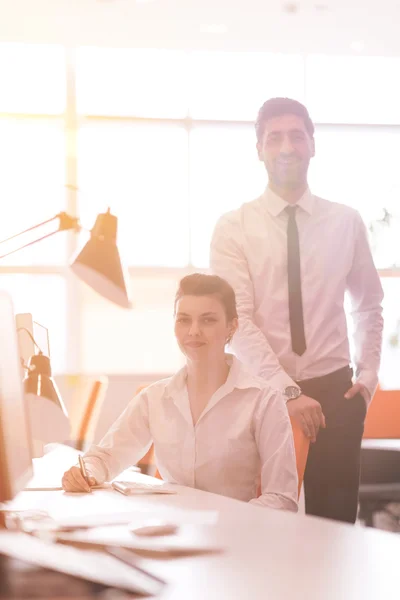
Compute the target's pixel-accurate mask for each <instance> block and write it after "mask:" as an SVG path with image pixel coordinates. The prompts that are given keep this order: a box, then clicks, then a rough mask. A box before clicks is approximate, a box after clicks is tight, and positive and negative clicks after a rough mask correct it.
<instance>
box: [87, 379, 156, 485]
mask: <svg viewBox="0 0 400 600" xmlns="http://www.w3.org/2000/svg"><path fill="white" fill-rule="evenodd" d="M148 393H149V392H148V391H147V390H143V391H142V392H141V393H140V394H138V395H137V396H135V397H134V398H133V399H132V400H131V402H130V403H129V405H128V406H127V408H126V409H125V411H124V412H123V413H122V415H121V416H120V417H119V418H118V419H117V420H116V421H115V423H114V424H113V425H112V426H111V428H110V429H109V430H108V432H107V433H106V435H105V436H104V437H103V439H102V440H101V441H100V443H99V444H98V445H92V446H91V447H90V449H89V450H88V452H86V453H85V455H84V457H83V458H84V461H85V466H86V468H87V471H88V474H89V475H90V476H91V477H94V478H95V479H96V481H97V483H99V484H100V483H103V482H104V481H111V480H112V479H114V477H116V476H117V475H119V473H121V471H124V470H125V469H126V468H127V467H129V466H131V465H134V464H136V463H137V461H138V460H139V459H140V458H142V456H144V454H145V453H146V452H147V451H148V450H149V448H150V446H151V443H152V436H151V433H150V428H149V411H148Z"/></svg>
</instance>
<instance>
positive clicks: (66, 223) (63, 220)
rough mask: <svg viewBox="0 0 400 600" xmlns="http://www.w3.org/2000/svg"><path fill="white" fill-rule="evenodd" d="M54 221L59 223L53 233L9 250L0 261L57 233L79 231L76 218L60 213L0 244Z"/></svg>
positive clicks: (0, 257) (1, 242) (0, 242)
mask: <svg viewBox="0 0 400 600" xmlns="http://www.w3.org/2000/svg"><path fill="white" fill-rule="evenodd" d="M56 219H59V221H60V222H59V225H58V229H56V230H55V231H52V232H51V233H48V234H47V235H43V236H42V237H39V238H37V239H35V240H32V241H31V242H28V243H27V244H24V245H23V246H19V247H18V248H14V250H11V251H10V252H7V253H6V254H3V255H2V256H0V259H2V258H5V257H6V256H9V255H10V254H14V252H18V251H19V250H22V249H23V248H27V247H28V246H32V244H36V242H41V241H42V240H45V239H46V238H48V237H50V236H52V235H54V234H55V233H58V232H59V231H67V230H68V229H75V231H79V230H80V226H79V221H78V219H77V218H76V217H71V216H70V215H68V214H67V213H65V212H61V213H59V214H58V215H56V216H55V217H52V218H51V219H47V221H43V222H42V223H39V224H38V225H33V227H28V229H25V230H24V231H20V232H19V233H16V234H15V235H12V236H11V237H9V238H7V239H6V240H1V241H0V244H4V243H6V242H9V241H10V240H13V239H14V238H16V237H19V236H20V235H23V234H24V233H28V232H29V231H33V230H34V229H37V228H38V227H42V226H43V225H47V223H51V222H52V221H55V220H56Z"/></svg>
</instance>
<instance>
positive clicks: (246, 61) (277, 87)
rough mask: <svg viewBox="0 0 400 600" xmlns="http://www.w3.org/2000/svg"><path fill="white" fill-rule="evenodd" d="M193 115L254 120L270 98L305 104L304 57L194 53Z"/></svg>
mask: <svg viewBox="0 0 400 600" xmlns="http://www.w3.org/2000/svg"><path fill="white" fill-rule="evenodd" d="M189 73H190V76H189V79H190V116H191V117H192V118H194V119H216V120H218V119H220V120H223V121H229V120H231V121H254V120H255V118H256V116H257V112H258V110H259V108H260V107H261V105H262V104H263V103H264V102H265V100H267V99H268V98H269V97H271V96H289V97H292V98H296V99H298V100H301V101H304V62H303V60H302V58H301V56H297V55H290V54H288V55H284V54H267V53H262V52H192V53H191V55H190V71H189Z"/></svg>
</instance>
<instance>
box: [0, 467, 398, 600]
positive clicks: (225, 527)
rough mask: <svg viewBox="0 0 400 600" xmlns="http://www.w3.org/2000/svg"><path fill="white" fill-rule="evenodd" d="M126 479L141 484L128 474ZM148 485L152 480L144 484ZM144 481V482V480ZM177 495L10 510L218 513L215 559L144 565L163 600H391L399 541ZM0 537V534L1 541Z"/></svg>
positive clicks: (58, 500) (32, 500) (31, 498)
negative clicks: (156, 579) (161, 583)
mask: <svg viewBox="0 0 400 600" xmlns="http://www.w3.org/2000/svg"><path fill="white" fill-rule="evenodd" d="M132 477H133V478H138V479H141V478H143V477H146V476H144V475H138V474H136V475H135V474H134V473H132ZM150 479H151V478H150ZM146 480H148V478H147V477H146ZM177 491H178V494H177V495H170V496H155V495H154V496H146V497H143V496H141V497H125V496H122V495H120V494H118V493H116V492H114V491H111V490H96V491H94V492H93V493H92V494H85V495H81V494H77V495H68V494H64V493H63V492H58V491H53V492H22V493H20V494H19V495H18V496H17V497H16V499H15V500H14V501H13V502H12V503H11V506H12V507H13V508H15V509H18V508H19V509H21V508H29V509H32V508H38V509H44V510H48V511H49V512H52V511H55V512H58V513H60V512H64V513H66V512H70V513H76V514H78V513H79V512H81V513H82V511H83V510H87V512H104V511H105V509H107V510H108V511H110V512H114V511H119V510H120V511H127V510H134V509H135V506H139V504H141V505H143V503H145V505H146V506H147V507H151V508H152V509H154V513H155V515H157V511H158V510H159V509H160V507H162V506H165V505H168V506H174V507H181V508H186V509H195V510H212V511H218V513H219V517H218V522H217V524H216V525H214V526H208V527H206V528H205V531H204V536H205V537H207V539H208V540H209V541H210V542H211V543H212V544H216V545H220V546H222V547H224V548H225V551H224V552H223V553H222V554H215V555H204V556H197V557H186V558H180V559H173V560H168V561H166V560H164V561H162V560H146V561H145V566H146V567H147V568H148V569H149V570H150V571H151V572H153V573H154V574H157V575H159V576H160V577H163V578H165V579H166V580H167V582H168V585H167V586H165V588H164V591H163V592H162V593H161V596H160V598H161V599H162V600H189V599H190V600H204V599H205V598H207V600H224V599H229V600H266V599H269V598H270V599H271V600H377V599H378V598H385V600H398V598H399V597H400V578H399V576H398V566H399V556H400V536H397V535H395V534H391V533H386V532H381V531H377V530H370V529H368V530H367V529H363V528H361V527H353V526H351V525H346V524H340V523H335V522H330V521H324V520H322V519H318V518H315V517H307V516H303V515H299V514H297V515H296V514H293V513H287V512H282V511H274V510H270V509H265V508H260V507H255V506H251V505H249V504H246V503H242V502H239V501H237V500H232V499H230V498H225V497H222V496H217V495H214V494H210V493H206V492H202V491H199V490H193V489H190V488H184V487H179V486H177ZM0 535H1V534H0Z"/></svg>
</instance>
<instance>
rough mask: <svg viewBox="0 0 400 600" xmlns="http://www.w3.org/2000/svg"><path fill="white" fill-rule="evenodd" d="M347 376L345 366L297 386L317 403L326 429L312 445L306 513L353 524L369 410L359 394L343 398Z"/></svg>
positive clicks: (348, 371)
mask: <svg viewBox="0 0 400 600" xmlns="http://www.w3.org/2000/svg"><path fill="white" fill-rule="evenodd" d="M351 377H352V370H351V369H350V367H345V368H344V369H340V370H339V371H335V372H334V373H330V374H329V375H325V376H323V377H318V378H316V379H308V380H306V381H300V382H298V385H299V386H300V388H301V390H302V392H303V393H304V394H306V396H310V397H311V398H314V399H315V400H317V401H318V402H319V403H320V404H321V407H322V412H323V413H324V415H325V420H326V429H320V430H319V432H318V435H317V441H316V442H315V444H310V450H309V454H308V459H307V466H306V470H305V474H304V494H305V502H306V513H307V514H309V515H316V516H319V517H326V518H329V519H335V520H337V521H347V522H349V523H355V521H356V517H357V508H358V488H359V482H360V453H361V439H362V436H363V432H364V419H365V415H366V412H367V409H366V404H365V400H364V398H363V397H362V395H361V394H357V395H356V396H354V398H351V399H350V400H347V399H346V398H345V397H344V394H345V393H346V392H347V390H348V389H349V388H350V387H351V386H352V381H351Z"/></svg>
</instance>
